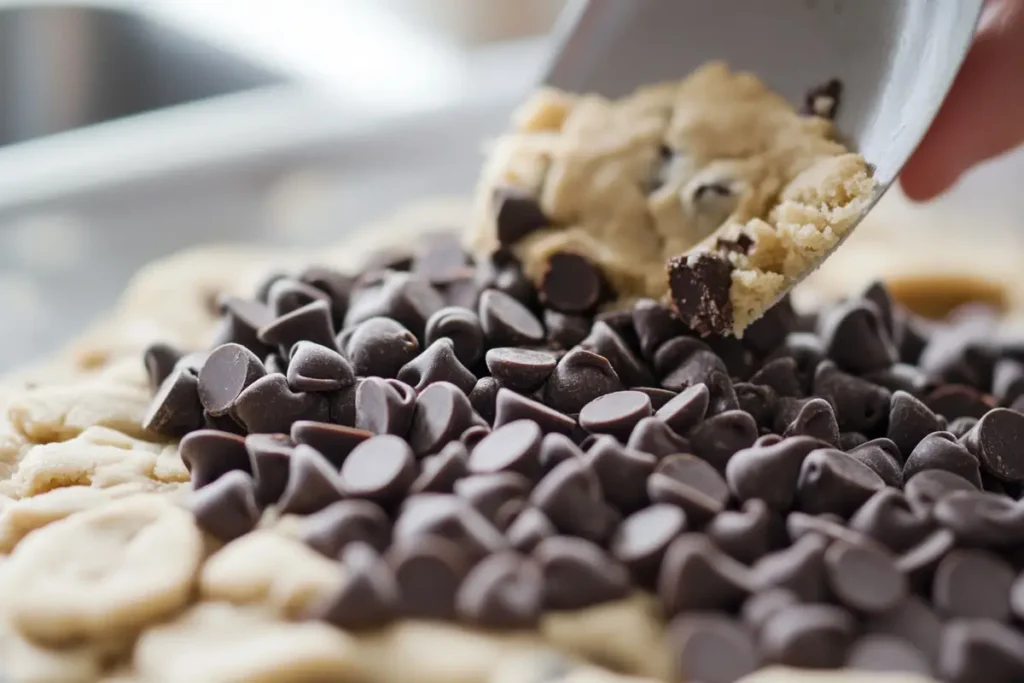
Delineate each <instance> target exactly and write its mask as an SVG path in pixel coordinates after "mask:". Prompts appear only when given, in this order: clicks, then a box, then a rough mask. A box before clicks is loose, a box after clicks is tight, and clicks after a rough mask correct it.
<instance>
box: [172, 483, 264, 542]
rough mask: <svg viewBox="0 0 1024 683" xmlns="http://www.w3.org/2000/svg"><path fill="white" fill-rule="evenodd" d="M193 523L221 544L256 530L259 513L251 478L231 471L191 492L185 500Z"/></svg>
mask: <svg viewBox="0 0 1024 683" xmlns="http://www.w3.org/2000/svg"><path fill="white" fill-rule="evenodd" d="M188 509H189V510H190V511H191V512H192V514H193V515H195V518H196V524H197V525H198V526H199V528H200V529H202V530H203V531H205V532H206V533H208V534H210V535H211V536H213V537H214V538H216V539H217V540H219V541H221V542H222V543H229V542H231V541H233V540H235V539H236V538H238V537H239V536H242V535H243V534H247V533H249V532H250V531H252V530H253V529H254V528H256V522H258V521H259V519H260V510H259V508H258V507H257V506H256V496H255V491H254V488H253V481H252V477H251V476H249V473H248V472H243V471H242V470H232V471H230V472H226V473H224V474H223V475H222V476H221V477H219V478H218V479H217V480H216V481H213V482H211V483H210V484H209V485H208V486H204V487H203V488H201V489H199V490H198V491H195V492H194V493H193V494H192V496H191V498H190V499H189V501H188Z"/></svg>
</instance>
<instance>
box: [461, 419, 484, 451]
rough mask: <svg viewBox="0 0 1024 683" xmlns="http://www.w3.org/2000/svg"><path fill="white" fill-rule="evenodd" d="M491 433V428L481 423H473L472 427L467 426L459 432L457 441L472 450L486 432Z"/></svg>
mask: <svg viewBox="0 0 1024 683" xmlns="http://www.w3.org/2000/svg"><path fill="white" fill-rule="evenodd" d="M490 433H491V428H490V427H487V426H485V425H481V424H475V425H473V426H472V427H467V428H466V431H464V432H462V434H459V441H461V442H462V444H463V445H464V446H465V447H466V448H468V449H469V450H473V449H474V448H476V446H477V444H478V443H480V442H481V441H483V440H484V439H485V438H486V437H487V435H488V434H490Z"/></svg>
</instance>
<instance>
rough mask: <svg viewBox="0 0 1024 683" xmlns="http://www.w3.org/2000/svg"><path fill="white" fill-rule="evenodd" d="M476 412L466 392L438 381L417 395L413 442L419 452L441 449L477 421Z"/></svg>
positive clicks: (416, 451)
mask: <svg viewBox="0 0 1024 683" xmlns="http://www.w3.org/2000/svg"><path fill="white" fill-rule="evenodd" d="M475 419H476V415H475V413H474V412H473V406H471V405H470V403H469V399H468V398H466V394H465V393H463V391H462V390H461V389H459V388H458V387H456V386H455V385H454V384H449V383H448V382H435V383H433V384H431V385H430V386H428V387H427V388H426V389H424V390H423V392H422V393H421V394H420V395H419V396H417V397H416V410H415V412H414V413H413V417H412V427H411V428H410V429H409V445H411V446H412V449H413V451H415V453H416V455H417V456H424V455H430V454H432V453H437V452H438V451H440V450H441V448H443V447H444V446H445V444H447V443H448V442H449V441H454V440H456V439H458V437H459V435H460V434H462V433H463V432H464V431H466V429H467V428H468V427H470V426H471V425H472V424H474V420H475Z"/></svg>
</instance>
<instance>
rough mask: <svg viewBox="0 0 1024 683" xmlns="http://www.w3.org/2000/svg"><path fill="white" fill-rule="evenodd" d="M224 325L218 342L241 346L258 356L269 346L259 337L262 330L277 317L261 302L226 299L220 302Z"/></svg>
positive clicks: (234, 298) (235, 298) (218, 336)
mask: <svg viewBox="0 0 1024 683" xmlns="http://www.w3.org/2000/svg"><path fill="white" fill-rule="evenodd" d="M220 310H221V315H222V316H223V317H222V323H221V324H222V325H223V327H222V328H221V331H220V333H219V334H218V335H217V340H218V341H220V342H222V343H227V342H234V343H236V344H241V345H242V346H244V347H245V348H247V349H249V350H250V351H252V352H253V353H255V354H256V355H261V354H262V353H265V352H266V351H267V346H266V344H264V343H263V342H261V341H260V340H259V337H258V336H257V334H258V332H259V330H260V328H262V327H265V326H267V325H269V324H270V323H272V322H273V321H274V318H275V317H276V316H275V315H274V312H273V311H272V310H271V309H270V307H269V306H266V305H264V303H261V302H260V301H252V300H249V299H239V298H237V297H230V296H229V297H224V298H223V299H221V301H220Z"/></svg>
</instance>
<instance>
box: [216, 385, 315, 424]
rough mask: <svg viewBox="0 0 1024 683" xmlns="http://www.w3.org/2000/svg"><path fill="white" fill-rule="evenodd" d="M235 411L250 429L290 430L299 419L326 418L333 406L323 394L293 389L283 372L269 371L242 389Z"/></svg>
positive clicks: (236, 415)
mask: <svg viewBox="0 0 1024 683" xmlns="http://www.w3.org/2000/svg"><path fill="white" fill-rule="evenodd" d="M231 415H232V417H234V418H235V419H236V420H237V421H238V422H239V423H240V424H242V425H243V426H244V427H245V428H246V430H248V431H249V432H250V433H253V432H262V433H287V432H288V430H289V429H290V428H291V426H292V423H293V422H295V421H297V420H315V421H321V422H322V421H326V420H327V419H328V418H329V407H328V403H327V400H326V399H325V398H324V397H323V395H322V394H314V393H309V392H293V391H292V390H291V389H290V388H289V387H288V381H287V380H286V379H285V378H284V376H283V375H265V376H263V377H261V378H259V379H258V380H256V381H255V382H253V383H252V384H250V385H249V386H248V387H246V388H245V389H243V390H242V392H241V393H240V394H239V395H238V398H236V399H235V401H234V403H233V404H232V406H231Z"/></svg>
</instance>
